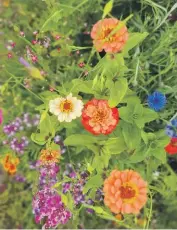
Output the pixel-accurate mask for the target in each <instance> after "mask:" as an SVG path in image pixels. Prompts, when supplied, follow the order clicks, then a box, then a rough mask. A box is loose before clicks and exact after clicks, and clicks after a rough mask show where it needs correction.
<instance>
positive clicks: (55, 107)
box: [49, 98, 62, 116]
mask: <svg viewBox="0 0 177 230" xmlns="http://www.w3.org/2000/svg"><path fill="white" fill-rule="evenodd" d="M61 101H62V98H55V99H54V100H50V101H49V111H50V112H51V113H53V114H54V115H56V116H58V115H59V113H60V112H61V111H60V106H59V105H60V103H61Z"/></svg>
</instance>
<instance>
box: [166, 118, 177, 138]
mask: <svg viewBox="0 0 177 230" xmlns="http://www.w3.org/2000/svg"><path fill="white" fill-rule="evenodd" d="M165 132H166V134H167V135H168V136H169V137H171V138H173V137H175V138H176V137H177V119H173V120H172V121H170V124H168V125H167V126H166V129H165Z"/></svg>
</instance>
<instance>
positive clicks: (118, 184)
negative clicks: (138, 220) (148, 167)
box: [103, 170, 147, 214]
mask: <svg viewBox="0 0 177 230" xmlns="http://www.w3.org/2000/svg"><path fill="white" fill-rule="evenodd" d="M103 191H104V203H105V205H106V206H108V207H109V208H110V210H111V211H112V212H113V213H116V214H117V213H122V214H128V213H133V214H137V213H139V211H140V209H141V208H142V207H143V206H144V205H145V203H146V201H147V183H146V182H145V181H144V180H143V179H142V178H141V176H140V175H139V173H137V172H135V171H133V170H124V171H118V170H113V171H112V172H111V175H110V176H109V177H108V178H107V179H106V180H105V181H104V188H103Z"/></svg>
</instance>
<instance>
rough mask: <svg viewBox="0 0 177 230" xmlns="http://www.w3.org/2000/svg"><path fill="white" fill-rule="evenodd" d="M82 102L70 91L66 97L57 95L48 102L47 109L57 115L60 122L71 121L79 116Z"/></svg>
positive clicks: (82, 105)
mask: <svg viewBox="0 0 177 230" xmlns="http://www.w3.org/2000/svg"><path fill="white" fill-rule="evenodd" d="M83 107H84V104H83V102H82V101H81V100H78V99H77V98H76V97H73V96H72V94H71V93H70V94H69V95H68V96H67V97H66V98H63V97H57V98H55V99H54V100H50V102H49V111H50V112H51V113H53V114H54V115H56V116H57V117H58V120H59V121H60V122H62V121H66V122H71V121H72V120H73V119H76V118H77V117H80V116H81V114H82V109H83Z"/></svg>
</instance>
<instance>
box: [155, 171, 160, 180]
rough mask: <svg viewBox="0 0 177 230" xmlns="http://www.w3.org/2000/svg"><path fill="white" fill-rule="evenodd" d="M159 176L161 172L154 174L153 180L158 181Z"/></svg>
mask: <svg viewBox="0 0 177 230" xmlns="http://www.w3.org/2000/svg"><path fill="white" fill-rule="evenodd" d="M159 175H160V172H159V171H155V172H153V178H154V179H155V180H157V179H158V177H159Z"/></svg>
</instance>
